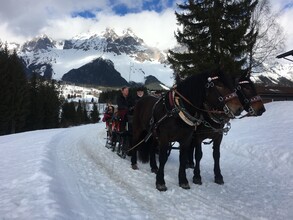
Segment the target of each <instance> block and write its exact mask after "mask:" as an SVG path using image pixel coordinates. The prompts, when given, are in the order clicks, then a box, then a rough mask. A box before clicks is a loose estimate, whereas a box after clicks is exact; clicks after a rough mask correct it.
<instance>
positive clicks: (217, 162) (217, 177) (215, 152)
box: [213, 134, 224, 184]
mask: <svg viewBox="0 0 293 220" xmlns="http://www.w3.org/2000/svg"><path fill="white" fill-rule="evenodd" d="M222 138H223V135H222V134H221V135H220V137H219V138H217V139H216V140H214V144H213V157H214V174H215V183H217V184H224V180H223V176H222V174H221V169H220V146H221V142H222Z"/></svg>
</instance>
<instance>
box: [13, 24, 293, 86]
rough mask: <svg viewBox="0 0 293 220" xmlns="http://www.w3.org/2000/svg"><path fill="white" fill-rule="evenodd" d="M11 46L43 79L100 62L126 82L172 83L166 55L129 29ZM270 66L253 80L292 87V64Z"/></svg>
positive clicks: (44, 36)
mask: <svg viewBox="0 0 293 220" xmlns="http://www.w3.org/2000/svg"><path fill="white" fill-rule="evenodd" d="M12 46H13V48H17V51H18V54H19V55H20V56H21V57H22V59H23V60H24V63H25V65H26V67H27V68H28V72H36V73H38V74H40V75H43V76H45V77H47V78H54V79H62V77H63V76H64V74H66V73H68V72H69V71H71V70H75V69H78V68H81V67H82V66H84V65H86V64H89V63H91V62H93V61H94V60H96V59H98V58H102V59H104V60H110V61H111V62H112V63H113V64H114V68H115V70H117V71H118V72H119V73H120V74H121V77H122V78H124V79H125V80H126V81H128V82H129V81H134V82H139V83H141V82H144V81H145V77H146V76H155V77H156V78H157V79H158V80H160V81H161V82H163V83H164V84H166V85H167V86H172V84H173V81H174V80H173V74H172V73H173V71H172V70H171V69H170V66H169V65H168V64H167V60H166V53H165V52H164V51H160V50H159V49H157V48H154V47H150V46H148V45H146V44H145V43H144V41H143V39H141V38H139V37H138V36H136V35H135V33H133V31H132V30H131V29H126V30H125V31H124V32H123V33H122V34H121V35H118V34H117V33H116V32H115V31H114V30H113V29H110V28H107V29H106V30H105V31H103V32H102V33H83V34H80V35H78V36H75V37H72V38H71V39H62V40H55V39H52V38H50V37H48V36H46V35H41V36H38V37H35V38H34V39H32V40H30V41H27V42H25V43H24V44H23V45H18V44H15V43H14V44H13V45H12ZM177 49H178V50H179V49H180V47H178V48H177ZM175 50H176V48H175ZM272 62H274V63H275V64H274V65H270V66H268V65H266V64H263V67H262V68H261V69H262V70H261V71H259V70H258V71H257V72H258V73H255V74H252V78H253V80H254V81H255V82H256V83H261V84H264V85H270V86H274V85H278V86H291V87H292V86H293V63H291V62H289V61H288V63H280V62H278V60H277V59H276V60H275V61H272ZM96 74H98V73H96ZM87 80H89V79H87ZM87 80H85V81H87Z"/></svg>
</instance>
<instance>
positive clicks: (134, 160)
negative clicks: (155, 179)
mask: <svg viewBox="0 0 293 220" xmlns="http://www.w3.org/2000/svg"><path fill="white" fill-rule="evenodd" d="M131 168H132V169H134V170H138V166H137V150H136V149H132V150H131Z"/></svg>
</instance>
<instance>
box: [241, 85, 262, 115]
mask: <svg viewBox="0 0 293 220" xmlns="http://www.w3.org/2000/svg"><path fill="white" fill-rule="evenodd" d="M243 84H250V82H249V81H248V80H243V81H240V82H238V85H237V87H236V90H237V91H238V92H239V93H240V94H241V96H242V97H240V101H242V100H243V102H244V105H243V107H244V108H245V109H247V112H248V113H249V115H257V114H256V111H255V109H254V108H253V106H252V104H253V103H256V102H262V99H261V97H260V96H259V95H255V96H252V97H251V98H248V97H247V95H246V94H245V92H243V88H242V85H243ZM247 107H248V108H247Z"/></svg>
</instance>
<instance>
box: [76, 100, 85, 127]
mask: <svg viewBox="0 0 293 220" xmlns="http://www.w3.org/2000/svg"><path fill="white" fill-rule="evenodd" d="M83 117H84V114H83V109H82V106H81V101H80V100H79V101H78V105H77V109H76V123H77V124H78V125H80V124H82V123H84V122H85V121H84V119H83Z"/></svg>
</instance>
